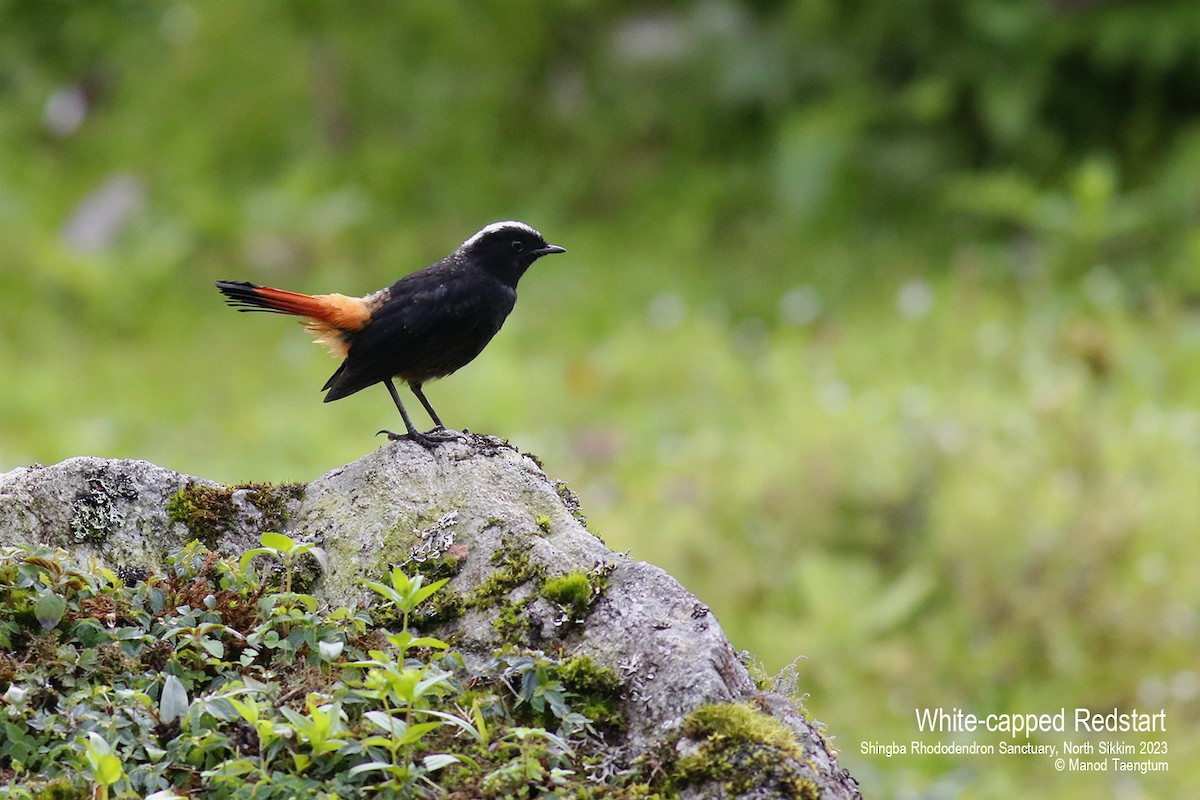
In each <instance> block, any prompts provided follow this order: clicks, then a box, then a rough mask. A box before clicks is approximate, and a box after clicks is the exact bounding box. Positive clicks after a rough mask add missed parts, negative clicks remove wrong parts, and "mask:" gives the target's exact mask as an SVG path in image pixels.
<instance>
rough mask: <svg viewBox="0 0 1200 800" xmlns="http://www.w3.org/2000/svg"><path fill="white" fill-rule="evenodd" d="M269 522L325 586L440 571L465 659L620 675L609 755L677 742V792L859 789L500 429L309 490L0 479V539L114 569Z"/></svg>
mask: <svg viewBox="0 0 1200 800" xmlns="http://www.w3.org/2000/svg"><path fill="white" fill-rule="evenodd" d="M264 531H273V532H280V533H285V534H287V535H288V536H290V537H292V538H295V539H301V540H304V541H308V542H313V543H315V544H318V545H319V546H320V547H321V548H323V550H324V551H325V553H326V554H327V556H328V559H327V563H326V564H325V566H324V569H323V570H322V571H321V572H320V573H319V574H316V575H315V578H314V582H313V584H312V588H311V592H312V593H313V594H314V595H315V596H316V597H317V598H318V599H319V600H322V601H325V602H328V603H330V604H333V605H337V604H346V603H348V602H354V601H358V600H362V599H365V598H366V590H364V589H363V588H362V585H361V581H362V580H379V579H380V577H381V576H382V575H384V574H385V573H386V572H387V571H388V570H389V569H390V568H391V567H392V566H393V565H404V566H405V569H406V571H408V572H410V573H411V572H422V573H425V574H426V575H429V576H431V577H449V578H450V582H449V583H448V585H447V587H446V588H445V589H444V590H443V591H442V592H441V593H439V595H438V598H437V602H436V604H434V605H433V606H432V607H431V608H428V609H426V610H425V611H424V613H423V616H422V620H423V624H424V625H425V626H426V627H427V628H428V629H430V630H431V631H433V632H434V633H435V634H436V635H437V636H438V637H439V638H442V639H445V640H448V641H453V642H454V644H455V647H456V648H457V649H459V650H460V651H461V652H463V653H464V654H466V655H467V656H468V657H470V656H471V655H472V654H474V655H475V656H477V657H478V658H480V659H486V658H489V657H490V656H491V655H492V654H493V653H494V652H495V651H496V650H497V649H499V648H502V647H505V646H508V647H510V648H519V649H530V650H545V651H547V652H549V651H554V652H563V653H568V654H570V655H573V656H574V655H579V656H587V657H589V658H590V659H591V660H592V661H594V662H595V663H597V664H600V665H602V666H603V667H606V668H608V669H610V670H612V671H613V672H614V673H615V674H616V675H617V676H619V678H620V681H621V689H620V692H621V699H622V703H623V706H624V716H625V719H626V720H627V726H626V727H625V728H624V729H623V730H622V731H621V732H620V734H619V735H618V736H615V737H614V741H612V747H613V750H614V755H613V759H614V762H620V763H623V764H632V763H634V762H635V761H637V760H638V759H639V757H643V756H646V755H647V754H651V753H654V752H656V750H657V751H661V748H663V747H669V748H671V749H672V750H673V752H674V753H675V754H676V755H677V756H678V759H679V763H685V762H686V763H687V764H690V765H691V766H692V768H693V769H694V770H695V780H693V781H691V782H689V784H688V786H689V788H688V789H687V790H686V791H685V792H684V793H683V794H684V796H689V797H733V796H739V797H791V796H802V795H807V796H812V797H817V796H819V797H827V798H852V797H858V796H859V795H858V790H857V784H856V783H855V781H854V780H853V778H851V777H850V776H849V775H848V774H847V773H846V772H845V770H843V769H842V768H841V767H840V766H839V765H838V763H837V760H836V758H835V756H834V754H832V753H831V752H830V750H829V749H828V747H827V745H826V743H825V741H824V739H823V737H822V736H821V734H820V732H819V731H818V730H816V729H815V727H814V726H813V725H812V724H811V723H809V722H808V721H807V720H806V719H805V717H804V715H803V714H802V713H799V711H798V710H797V709H796V708H795V706H794V705H793V704H792V703H791V701H789V700H788V699H787V698H785V697H783V696H780V695H773V694H769V693H766V694H765V693H763V692H760V691H759V690H758V689H757V688H756V686H755V684H754V681H753V680H752V679H751V677H750V675H749V673H748V672H747V669H746V667H745V665H744V664H743V663H742V662H741V661H740V660H739V658H738V655H737V653H736V652H735V651H734V649H733V648H732V646H731V645H730V643H729V641H728V640H727V639H726V638H725V635H724V634H723V632H722V631H721V627H720V625H719V624H718V623H717V620H716V619H715V618H714V617H713V615H712V613H711V612H710V611H709V609H708V608H707V607H705V606H704V605H703V603H701V602H700V601H699V600H698V599H697V598H696V597H695V596H694V595H692V594H690V593H689V592H688V591H687V590H686V589H684V588H683V587H682V586H680V585H679V583H678V582H677V581H675V580H674V579H673V578H671V576H669V575H668V574H667V573H665V572H664V571H662V570H661V569H658V568H657V567H654V566H651V565H649V564H645V563H641V562H637V561H634V560H632V559H630V558H628V557H627V556H625V555H622V554H619V553H614V552H612V551H611V550H609V549H608V548H607V547H605V546H604V544H603V543H602V542H601V541H600V540H599V539H597V538H596V537H595V536H593V535H592V534H591V533H589V532H588V530H587V528H586V527H585V521H584V518H583V516H582V514H581V513H580V510H579V505H578V502H577V500H576V498H575V497H574V495H573V494H572V493H571V492H570V491H569V490H568V489H567V488H566V487H565V486H563V485H561V484H555V483H553V482H552V481H550V480H549V479H547V477H546V475H545V473H544V472H543V471H542V469H541V467H540V465H539V464H538V463H537V461H536V460H535V459H533V458H531V457H530V456H528V455H525V454H522V453H520V452H518V451H517V450H516V449H514V448H512V447H510V446H508V445H507V444H506V443H504V442H501V441H500V440H497V439H494V438H489V437H480V436H464V438H463V439H462V440H460V441H456V442H451V443H447V444H444V445H441V446H439V447H438V448H436V449H435V450H432V451H429V450H425V449H424V448H421V447H419V446H417V445H415V444H410V443H407V442H398V443H393V444H390V445H387V446H385V447H382V448H380V449H379V450H376V451H375V452H373V453H371V454H369V455H367V456H365V457H363V458H362V459H360V460H358V461H356V462H354V463H352V464H348V465H346V466H344V467H341V468H339V469H336V470H334V471H332V472H330V473H328V474H327V475H324V476H322V477H320V478H318V479H317V480H315V481H313V482H312V483H310V484H307V485H304V484H283V485H278V484H275V485H267V484H245V485H241V486H224V485H221V484H217V483H214V482H212V481H206V480H203V479H200V478H194V477H189V476H186V475H180V474H178V473H174V472H171V471H169V470H165V469H163V468H161V467H158V466H155V465H153V464H150V463H147V462H142V461H118V460H104V459H97V458H74V459H70V460H68V461H64V462H62V463H61V464H57V465H54V466H49V467H40V466H39V467H29V468H21V469H17V470H14V471H12V472H9V473H6V474H3V475H0V545H15V544H35V543H36V544H44V545H48V546H52V547H60V548H63V549H66V550H68V551H71V552H72V553H73V554H75V555H76V556H77V557H78V556H94V557H95V558H96V559H97V560H98V561H99V562H100V563H101V564H104V565H106V566H108V567H110V568H112V569H114V570H117V571H121V570H138V571H154V570H158V569H161V568H162V566H163V559H164V557H165V555H166V554H167V553H168V552H170V551H171V550H172V549H173V548H176V547H179V546H180V545H182V544H183V543H185V542H186V541H188V540H190V539H197V538H198V539H200V540H201V541H203V542H204V543H205V545H207V546H208V547H209V548H210V549H214V550H220V551H223V552H227V553H230V554H237V553H241V552H244V551H246V550H247V549H249V548H252V547H254V546H256V545H257V544H258V543H259V538H260V535H261V533H262V532H264ZM722 708H724V709H726V710H727V711H728V713H724V714H723V713H722V712H721V709H722ZM701 710H702V713H700V714H698V713H697V712H698V711H701ZM714 743H717V744H714ZM764 752H765V753H766V754H767V755H766V756H765V757H764Z"/></svg>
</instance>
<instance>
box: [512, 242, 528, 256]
mask: <svg viewBox="0 0 1200 800" xmlns="http://www.w3.org/2000/svg"><path fill="white" fill-rule="evenodd" d="M512 249H513V252H514V253H519V252H521V251H522V250H524V249H525V243H524V242H521V241H517V240H515V239H514V240H513V243H512Z"/></svg>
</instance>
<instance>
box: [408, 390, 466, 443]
mask: <svg viewBox="0 0 1200 800" xmlns="http://www.w3.org/2000/svg"><path fill="white" fill-rule="evenodd" d="M408 388H410V389H412V393H413V394H415V395H416V396H417V399H418V400H420V401H421V405H423V406H425V410H426V411H427V412H428V413H429V418H430V419H432V420H433V425H434V428H433V430H431V431H427V432H426V433H425V434H424V436H425V438H427V439H430V440H433V441H439V442H448V441H450V440H452V439H461V438H462V437H461V436H459V435H458V434H457V433H454V432H452V431H448V430H446V426H445V425H443V424H442V420H441V418H440V417H439V416H438V415H437V412H436V411H434V410H433V404H432V403H430V402H429V398H427V397H426V396H425V393H424V392H422V391H421V384H419V383H410V384H409V385H408Z"/></svg>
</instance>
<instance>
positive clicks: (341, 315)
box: [216, 220, 566, 449]
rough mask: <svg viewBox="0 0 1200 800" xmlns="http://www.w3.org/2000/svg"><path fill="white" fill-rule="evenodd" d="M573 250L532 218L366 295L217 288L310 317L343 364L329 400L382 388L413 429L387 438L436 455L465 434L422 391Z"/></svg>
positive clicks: (237, 304)
mask: <svg viewBox="0 0 1200 800" xmlns="http://www.w3.org/2000/svg"><path fill="white" fill-rule="evenodd" d="M565 252H566V248H563V247H559V246H558V245H555V244H548V243H547V242H546V240H545V238H543V236H542V234H540V233H539V232H538V231H537V230H535V229H534V228H532V227H531V226H529V225H527V224H525V223H524V222H517V221H514V220H508V221H505V222H493V223H492V224H490V225H486V226H484V227H483V228H482V229H481V230H480V231H479V232H478V233H476V234H474V235H473V236H471V237H470V238H468V239H467V240H466V241H464V242H463V243H462V244H461V245H459V247H458V248H457V249H455V250H454V252H452V253H450V255H448V256H446V257H445V258H443V259H442V260H440V261H438V262H436V263H434V264H430V265H429V266H427V267H425V268H424V269H420V270H417V271H416V272H413V273H410V274H408V275H405V276H404V277H403V278H401V279H400V280H398V281H396V282H395V283H393V284H392V285H391V286H388V287H386V288H383V289H380V290H379V291H377V292H374V293H372V294H368V295H365V296H363V297H350V296H347V295H344V294H315V295H309V294H300V293H298V292H289V291H284V290H283V289H275V288H272V287H269V286H260V285H257V284H254V283H249V282H247V281H217V282H216V287H217V289H218V290H220V292H221V293H222V294H223V295H225V302H226V303H227V304H228V305H230V306H232V307H234V308H236V309H237V310H238V311H267V312H273V313H277V314H290V315H293V316H298V317H303V318H304V319H305V322H306V327H307V328H308V330H309V331H311V332H312V333H314V334H315V335H316V337H317V339H316V341H317V343H319V344H322V345H324V346H325V347H326V348H328V350H329V351H330V353H331V354H332V355H334V356H335V357H341V358H342V359H343V361H342V363H341V365H340V366H339V367H338V368H337V370H336V371H335V372H334V373H333V375H331V376H330V377H329V380H327V381H325V385H324V386H322V387H321V390H322V391H324V392H325V393H326V394H325V402H326V403H329V402H332V401H334V400H340V399H341V398H343V397H348V396H349V395H352V394H354V393H355V392H358V391H361V390H363V389H365V388H367V387H368V386H374V385H375V384H377V383H382V384H383V385H384V386H385V387H387V390H388V392H389V393H390V394H391V396H392V400H393V401H394V402H395V404H396V408H397V409H398V410H399V411H400V418H401V419H402V420H404V427H405V428H406V430H407V432H406V433H404V434H397V433H395V432H393V431H390V430H381V431H379V433H381V434H387V436H388V438H389V439H390V440H392V441H397V440H401V439H409V440H412V441H415V442H417V443H418V444H420V445H421V446H423V447H425V448H426V449H432V448H433V447H435V446H437V445H438V444H439V443H441V442H445V441H450V440H453V439H457V438H459V436H460V434H457V433H454V432H453V431H448V430H447V429H446V426H445V425H444V424H443V423H442V420H441V418H440V417H439V416H438V414H437V412H436V411H434V410H433V406H432V405H431V404H430V402H429V399H428V398H427V397H425V392H424V391H423V389H422V387H423V386H424V385H425V383H426V382H428V381H431V380H434V379H436V378H443V377H445V376H447V375H449V374H451V373H453V372H456V371H458V370H459V369H461V368H462V367H464V366H466V365H467V364H469V363H470V362H471V361H473V360H474V359H475V357H476V356H478V355H479V354H480V353H481V352H482V351H483V348H484V347H486V346H487V344H488V342H490V341H491V340H492V337H493V336H495V335H496V333H497V332H499V330H500V327H501V326H502V325H503V324H504V320H505V319H507V318H508V315H509V313H510V312H511V311H512V310H513V306H514V305H515V304H516V301H517V282H518V281H520V279H521V277H522V276H523V275H524V274H525V271H526V270H528V269H529V267H530V266H532V265H533V262H535V261H537V260H538V259H539V258H541V257H542V256H548V255H552V254H555V253H565ZM394 379H399V380H400V381H403V382H404V383H406V384H408V388H409V389H410V390H411V391H412V393H413V394H414V395H415V396H416V398H417V400H419V401H420V402H421V405H422V406H424V407H425V411H426V412H428V414H429V417H430V419H432V420H433V424H434V427H433V429H432V430H430V431H426V432H424V433H422V432H420V431H418V430H417V429H416V427H415V426H414V425H413V422H412V419H411V418H410V417H409V415H408V411H406V410H405V408H404V403H403V402H402V401H401V399H400V393H399V392H398V391H397V389H396V384H395V380H394Z"/></svg>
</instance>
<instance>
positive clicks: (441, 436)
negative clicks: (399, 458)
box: [377, 378, 458, 450]
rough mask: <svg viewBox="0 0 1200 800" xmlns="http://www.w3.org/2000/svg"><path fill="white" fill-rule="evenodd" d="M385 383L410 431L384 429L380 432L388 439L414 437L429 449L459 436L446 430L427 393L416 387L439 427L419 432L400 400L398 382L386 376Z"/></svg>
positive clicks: (422, 402) (419, 397)
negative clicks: (399, 431) (397, 389)
mask: <svg viewBox="0 0 1200 800" xmlns="http://www.w3.org/2000/svg"><path fill="white" fill-rule="evenodd" d="M383 384H384V385H385V386H387V389H388V392H389V393H390V394H391V395H392V400H394V401H395V402H396V408H397V409H399V411H400V417H401V418H402V419H403V420H404V427H405V428H406V429H408V433H394V432H393V431H389V430H382V431H379V433H386V434H387V437H388V439H390V440H391V441H393V442H396V441H399V440H401V439H412V440H413V441H414V442H416V443H417V444H419V445H421V446H422V447H424V448H425V449H427V450H431V449H433V448H434V447H436V446H437V445H438V443H439V442H448V441H450V440H451V439H457V438H458V436H457V435H455V434H450V433H447V432H446V426H444V425H442V421H441V420H440V419H438V418H437V414H434V413H433V408H432V407H431V406H430V405H429V401H428V400H426V399H425V395H423V394H421V392H420V390H419V389H415V388H414V390H413V392H414V393H415V394H416V395H417V398H418V399H419V400H420V401H421V405H423V406H425V410H426V411H428V412H429V416H431V417H433V421H434V422H435V423H437V427H436V428H434V429H433V430H431V431H430V432H429V433H421V432H419V431H418V430H417V429H416V426H414V425H413V423H412V420H411V419H410V418H409V416H408V412H407V411H405V410H404V403H402V402H400V393H399V392H398V391H396V384H394V383H392V379H391V378H385V379H384V381H383ZM377 435H378V434H377Z"/></svg>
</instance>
